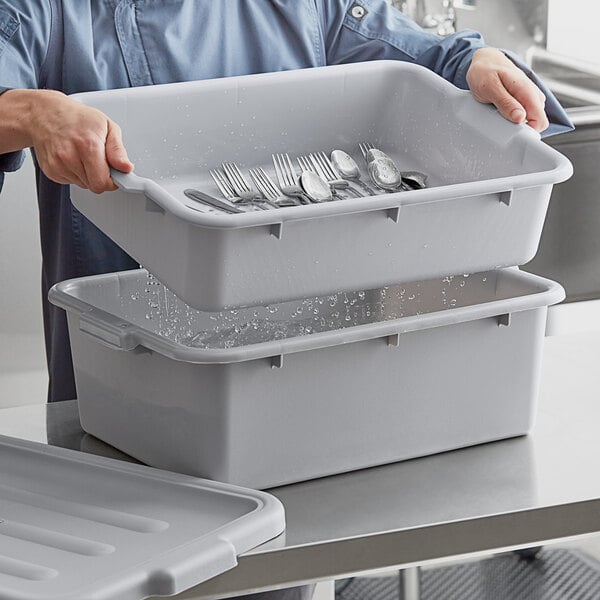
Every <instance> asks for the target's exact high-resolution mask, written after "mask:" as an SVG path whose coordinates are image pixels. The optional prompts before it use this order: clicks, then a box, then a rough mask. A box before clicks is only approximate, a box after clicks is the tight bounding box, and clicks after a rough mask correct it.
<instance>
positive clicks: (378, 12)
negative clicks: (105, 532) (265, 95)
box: [0, 0, 569, 400]
mask: <svg viewBox="0 0 600 600" xmlns="http://www.w3.org/2000/svg"><path fill="white" fill-rule="evenodd" d="M356 5H359V6H361V7H362V9H364V10H353V8H355V6H356ZM482 46H483V42H482V40H481V38H480V36H479V35H478V34H477V33H475V32H472V31H465V32H461V33H458V34H455V35H452V36H449V37H446V38H441V37H438V36H435V35H432V34H429V33H425V32H423V31H422V30H421V29H419V28H418V27H417V26H416V25H415V24H414V23H413V22H411V21H410V20H409V19H407V18H406V17H404V16H403V15H402V14H401V13H400V12H399V11H397V10H396V9H394V8H391V7H390V6H389V5H388V4H387V3H386V2H385V1H384V0H356V1H355V0H0V86H7V87H15V88H36V89H37V88H50V89H57V90H61V91H63V92H65V93H67V94H71V93H76V92H84V91H92V90H104V89H114V88H124V87H130V86H142V85H153V84H162V83H172V82H178V81H190V80H198V79H207V78H214V77H227V76H232V75H244V74H250V73H259V72H270V71H282V70H289V69H300V68H307V67H317V66H323V65H331V64H341V63H349V62H358V61H367V60H376V59H394V60H404V61H409V62H413V63H417V64H420V65H423V66H426V67H428V68H430V69H432V70H433V71H435V72H436V73H438V74H439V75H441V76H443V77H445V78H446V79H448V80H449V81H452V82H453V83H454V84H455V85H457V86H458V87H461V88H466V87H467V84H466V72H467V69H468V67H469V65H470V61H471V56H472V54H473V52H474V51H475V50H476V49H478V48H480V47H482ZM520 66H521V67H522V68H524V66H523V65H520ZM544 91H546V92H547V90H544ZM547 111H548V114H549V116H550V118H551V121H552V122H553V125H552V126H551V127H552V128H553V132H557V131H559V130H560V129H561V128H563V129H565V128H569V121H568V119H567V117H566V115H565V114H564V112H563V111H562V109H561V108H560V107H559V105H558V103H556V101H555V100H554V99H553V98H552V97H551V96H550V99H549V101H548V103H547ZM22 158H23V156H22V153H18V152H17V153H13V154H9V155H4V156H0V186H1V185H2V181H3V179H4V172H6V171H12V170H15V169H17V168H18V167H19V166H20V164H21V162H22ZM37 185H38V200H39V208H40V223H41V237H42V254H43V272H42V277H43V291H44V294H45V295H46V294H47V291H48V289H49V288H50V287H51V286H52V285H53V284H54V283H56V282H57V281H61V280H64V279H69V278H72V277H81V276H85V275H90V274H95V273H102V272H109V271H117V270H123V269H128V268H135V267H137V266H138V265H137V263H135V262H134V261H133V260H132V259H131V258H130V257H129V256H127V255H126V254H125V253H124V252H123V251H121V250H120V249H119V248H118V247H116V246H115V245H114V244H113V243H112V242H111V241H110V240H109V239H108V238H107V237H106V236H104V235H103V234H102V233H101V232H100V231H99V230H98V229H96V227H95V226H94V225H92V224H91V223H90V222H89V221H87V220H86V219H85V218H84V217H83V216H82V215H81V214H80V213H79V212H77V211H76V210H75V209H74V208H73V207H72V206H71V202H70V198H69V188H68V186H61V185H58V184H55V183H53V182H51V181H50V180H48V179H47V178H46V177H45V176H44V174H43V173H41V172H40V171H39V170H38V176H37ZM44 324H45V334H46V349H47V355H48V365H49V370H50V392H49V399H50V400H60V399H67V398H74V397H75V387H74V383H73V375H72V365H71V359H70V351H69V342H68V334H67V329H66V320H65V316H64V313H63V311H62V310H60V309H57V308H55V307H52V306H49V305H48V303H47V302H44Z"/></svg>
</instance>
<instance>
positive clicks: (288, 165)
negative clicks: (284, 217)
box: [271, 154, 316, 204]
mask: <svg viewBox="0 0 600 600" xmlns="http://www.w3.org/2000/svg"><path fill="white" fill-rule="evenodd" d="M271 158H272V159H273V166H274V167H275V175H276V176H277V182H278V183H279V188H280V189H281V191H282V192H283V193H284V194H285V195H286V196H293V197H296V198H298V200H300V202H301V203H302V204H311V202H316V200H311V198H309V197H308V196H307V195H306V193H305V192H304V190H303V189H302V187H301V186H300V185H299V183H298V175H297V173H296V169H294V165H293V164H292V161H291V160H290V157H289V155H288V154H273V155H272V156H271Z"/></svg>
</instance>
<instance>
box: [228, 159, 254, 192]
mask: <svg viewBox="0 0 600 600" xmlns="http://www.w3.org/2000/svg"><path fill="white" fill-rule="evenodd" d="M221 166H222V167H223V171H224V172H225V175H227V179H228V180H229V183H230V184H231V187H232V188H233V191H234V192H235V193H236V194H237V195H238V196H239V197H240V198H241V199H242V200H258V199H259V198H260V194H259V193H258V192H257V191H256V190H253V189H252V186H251V185H250V184H249V183H248V181H246V179H245V177H244V176H243V175H242V172H241V171H240V168H239V167H238V166H237V165H236V164H235V163H231V162H224V163H222V164H221Z"/></svg>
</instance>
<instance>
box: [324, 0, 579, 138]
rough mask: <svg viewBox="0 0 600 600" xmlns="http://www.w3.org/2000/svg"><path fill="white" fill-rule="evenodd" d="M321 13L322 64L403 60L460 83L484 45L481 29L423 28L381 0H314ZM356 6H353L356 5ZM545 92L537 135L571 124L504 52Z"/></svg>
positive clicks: (462, 84) (465, 86) (549, 96)
mask: <svg viewBox="0 0 600 600" xmlns="http://www.w3.org/2000/svg"><path fill="white" fill-rule="evenodd" d="M316 2H317V6H318V8H319V10H320V13H321V15H322V27H323V32H324V33H323V36H324V41H325V47H326V50H327V64H343V63H350V62H359V61H366V60H386V59H387V60H403V61H407V62H411V63H413V64H418V65H421V66H423V67H427V68H428V69H431V70H432V71H434V72H435V73H437V74H438V75H440V76H441V77H443V78H444V79H447V80H448V81H450V82H452V83H453V84H454V85H456V86H457V87H459V88H461V89H465V90H466V89H469V86H468V84H467V78H466V76H467V71H468V69H469V66H470V65H471V59H472V57H473V53H474V52H475V51H476V50H478V49H479V48H483V47H485V42H484V40H483V39H482V37H481V35H480V34H479V33H477V32H475V31H471V30H464V31H460V32H458V33H455V34H452V35H449V36H446V37H442V36H438V35H435V34H432V33H429V32H426V31H424V30H423V29H422V28H420V27H419V26H418V25H417V24H416V23H414V22H413V21H412V20H411V19H409V18H408V17H406V16H405V15H404V14H403V13H402V12H400V11H399V10H398V9H396V8H394V7H392V6H391V5H390V4H388V3H387V2H386V1H385V0H316ZM357 7H358V9H357ZM505 53H506V55H507V56H508V57H509V58H510V59H511V60H512V61H513V62H514V63H515V64H516V65H517V66H518V67H519V68H520V69H522V70H523V71H524V72H525V73H526V74H527V75H528V76H529V78H530V79H531V80H532V81H533V82H534V83H535V84H536V85H537V86H538V87H539V88H540V89H541V90H542V92H543V93H544V94H545V95H546V99H547V100H546V114H547V116H548V119H549V121H550V127H549V128H548V129H546V130H545V131H544V132H543V133H542V135H543V136H547V135H553V134H555V133H561V132H563V131H570V130H571V129H573V125H572V123H571V121H570V120H569V118H568V116H567V114H566V113H565V111H564V110H563V108H562V107H561V106H560V104H559V103H558V101H557V100H556V98H555V97H554V96H553V95H552V93H551V92H550V90H548V88H547V87H546V86H545V85H544V84H543V83H542V82H541V81H540V79H539V78H538V77H537V76H536V75H535V73H533V72H532V71H531V69H529V68H528V67H527V66H526V65H525V64H524V63H523V61H521V60H520V59H519V58H518V57H517V56H516V55H514V54H512V53H510V52H505Z"/></svg>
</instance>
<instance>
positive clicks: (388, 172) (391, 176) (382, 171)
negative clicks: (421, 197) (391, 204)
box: [367, 158, 402, 192]
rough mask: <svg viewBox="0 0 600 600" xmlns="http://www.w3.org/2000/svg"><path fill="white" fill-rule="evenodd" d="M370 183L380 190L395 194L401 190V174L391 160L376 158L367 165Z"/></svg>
mask: <svg viewBox="0 0 600 600" xmlns="http://www.w3.org/2000/svg"><path fill="white" fill-rule="evenodd" d="M367 171H368V173H369V177H370V178H371V181H372V182H373V183H374V184H375V185H376V186H377V187H378V188H380V189H382V190H386V191H388V192H396V191H398V190H401V189H402V174H401V173H400V171H399V170H398V167H396V165H395V164H394V162H393V161H392V160H391V159H385V158H377V159H374V160H371V161H370V162H369V163H368V164H367Z"/></svg>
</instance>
